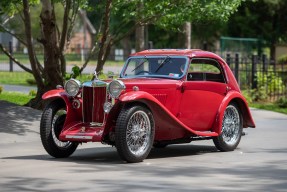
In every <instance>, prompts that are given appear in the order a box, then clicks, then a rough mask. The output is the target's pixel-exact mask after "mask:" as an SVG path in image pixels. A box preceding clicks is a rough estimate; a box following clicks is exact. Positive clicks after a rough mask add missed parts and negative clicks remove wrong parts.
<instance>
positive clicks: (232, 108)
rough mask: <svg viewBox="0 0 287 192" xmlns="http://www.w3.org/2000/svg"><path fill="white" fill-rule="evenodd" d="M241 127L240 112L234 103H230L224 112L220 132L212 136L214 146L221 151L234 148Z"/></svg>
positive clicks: (239, 138) (238, 140)
mask: <svg viewBox="0 0 287 192" xmlns="http://www.w3.org/2000/svg"><path fill="white" fill-rule="evenodd" d="M231 117H233V118H231ZM242 129H243V119H242V114H241V112H240V110H239V108H238V107H237V105H236V104H234V103H230V104H229V105H228V106H227V107H226V109H225V112H224V117H223V120H222V129H221V134H220V135H219V136H218V137H214V138H213V142H214V144H215V146H216V148H217V149H218V150H220V151H223V152H225V151H233V150H234V149H236V147H237V146H238V144H239V142H240V140H241V135H242Z"/></svg>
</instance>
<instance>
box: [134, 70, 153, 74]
mask: <svg viewBox="0 0 287 192" xmlns="http://www.w3.org/2000/svg"><path fill="white" fill-rule="evenodd" d="M141 73H148V74H151V72H149V71H145V70H142V71H139V72H137V73H136V75H138V74H141Z"/></svg>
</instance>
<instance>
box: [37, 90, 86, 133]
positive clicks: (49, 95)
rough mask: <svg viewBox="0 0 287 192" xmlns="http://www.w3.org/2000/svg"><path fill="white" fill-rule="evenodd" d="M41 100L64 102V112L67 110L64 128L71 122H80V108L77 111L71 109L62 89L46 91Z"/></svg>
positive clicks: (69, 101)
mask: <svg viewBox="0 0 287 192" xmlns="http://www.w3.org/2000/svg"><path fill="white" fill-rule="evenodd" d="M42 99H44V100H47V99H52V100H53V101H54V100H57V99H60V100H63V101H64V102H65V104H66V110H67V117H66V121H65V123H64V127H65V126H67V125H68V124H69V123H71V122H74V121H81V118H82V113H81V111H82V108H81V107H80V108H79V109H74V108H73V106H72V102H71V100H70V99H69V96H68V95H67V93H66V92H65V90H64V89H54V90H50V91H47V92H46V93H44V94H43V96H42Z"/></svg>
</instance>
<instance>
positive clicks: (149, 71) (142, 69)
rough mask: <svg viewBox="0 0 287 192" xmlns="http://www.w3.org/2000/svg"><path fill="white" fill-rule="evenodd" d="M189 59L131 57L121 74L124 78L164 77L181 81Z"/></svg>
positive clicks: (175, 57)
mask: <svg viewBox="0 0 287 192" xmlns="http://www.w3.org/2000/svg"><path fill="white" fill-rule="evenodd" d="M187 63H188V58H187V57H183V56H181V57H180V56H149V57H146V56H145V57H131V58H129V59H128V60H127V62H126V65H125V67H124V69H123V71H122V73H121V77H122V78H130V77H163V78H172V79H180V78H181V77H182V76H183V75H184V74H185V71H186V69H187Z"/></svg>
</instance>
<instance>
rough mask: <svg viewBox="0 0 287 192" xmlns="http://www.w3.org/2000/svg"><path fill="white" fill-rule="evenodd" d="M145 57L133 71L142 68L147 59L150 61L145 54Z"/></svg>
mask: <svg viewBox="0 0 287 192" xmlns="http://www.w3.org/2000/svg"><path fill="white" fill-rule="evenodd" d="M143 59H144V60H143V61H142V62H141V63H140V64H139V65H138V66H136V68H134V69H133V70H132V72H134V71H135V70H137V69H138V68H140V67H141V66H142V65H143V64H144V63H145V62H146V61H148V59H147V58H146V56H144V58H143Z"/></svg>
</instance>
